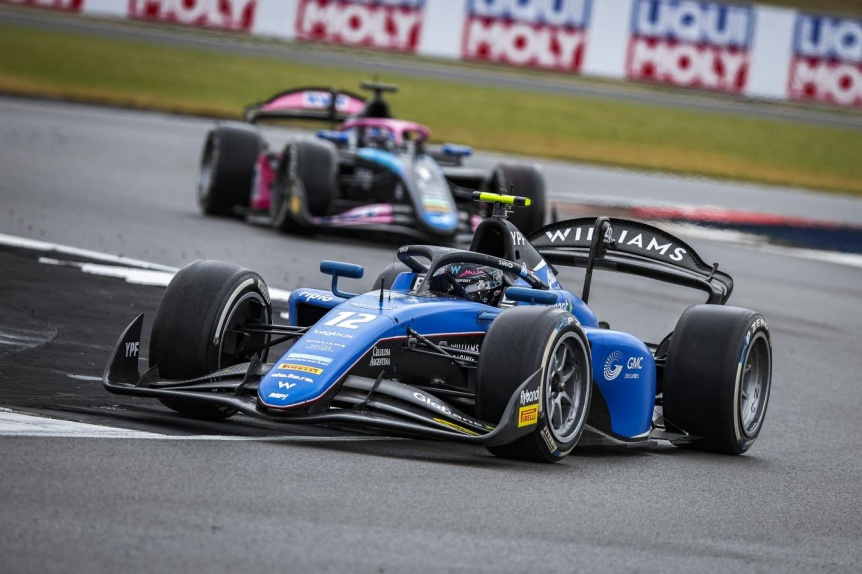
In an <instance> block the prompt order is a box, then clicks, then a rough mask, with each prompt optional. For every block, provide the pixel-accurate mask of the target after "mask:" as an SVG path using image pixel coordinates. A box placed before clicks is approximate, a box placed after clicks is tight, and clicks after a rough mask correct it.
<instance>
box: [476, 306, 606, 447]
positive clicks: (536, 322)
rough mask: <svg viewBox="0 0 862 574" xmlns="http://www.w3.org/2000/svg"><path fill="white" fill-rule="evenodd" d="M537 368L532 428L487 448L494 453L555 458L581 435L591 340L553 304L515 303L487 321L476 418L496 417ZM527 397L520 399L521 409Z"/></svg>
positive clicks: (490, 419)
mask: <svg viewBox="0 0 862 574" xmlns="http://www.w3.org/2000/svg"><path fill="white" fill-rule="evenodd" d="M536 371H540V372H541V375H540V376H541V378H542V383H541V392H540V396H539V399H540V402H541V407H540V414H539V416H538V420H537V423H536V429H535V431H534V432H532V433H530V434H528V435H526V436H523V437H521V438H520V439H518V440H517V441H515V442H513V443H511V444H507V445H503V446H497V447H489V448H488V450H489V451H491V453H493V454H494V455H496V456H499V457H502V458H510V459H516V460H527V461H534V462H557V461H558V460H560V459H561V458H563V457H564V456H566V455H567V454H569V452H571V450H572V449H573V448H574V447H575V445H576V444H577V442H578V439H580V437H581V433H582V432H583V430H584V424H585V423H586V420H587V414H588V412H589V407H590V398H591V392H592V367H591V364H590V351H589V343H588V341H587V336H586V334H585V333H584V330H583V328H582V327H581V325H580V324H579V323H578V322H577V320H576V319H575V318H574V317H573V316H572V314H571V313H568V312H566V311H564V310H562V309H555V308H553V307H538V306H522V307H514V308H512V309H509V310H507V311H504V312H503V313H501V314H500V315H499V316H497V318H496V319H494V322H493V323H491V327H490V329H488V334H487V335H486V336H485V340H484V342H483V343H482V353H481V357H480V359H479V373H478V380H477V388H476V413H477V416H478V417H479V418H480V419H481V420H484V421H488V422H492V423H496V422H497V421H499V420H500V417H501V416H502V415H503V411H504V410H505V408H506V405H507V404H508V402H509V400H510V399H511V397H512V393H514V392H515V390H516V389H517V388H518V387H519V386H520V385H521V383H523V382H524V381H525V380H526V379H527V378H529V377H530V376H532V375H533V373H535V372H536ZM530 399H531V397H523V398H522V399H521V407H522V408H523V407H524V406H528V405H529V403H530Z"/></svg>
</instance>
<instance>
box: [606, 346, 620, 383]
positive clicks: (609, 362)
mask: <svg viewBox="0 0 862 574" xmlns="http://www.w3.org/2000/svg"><path fill="white" fill-rule="evenodd" d="M622 358H623V354H622V352H620V351H614V352H613V353H611V354H610V355H608V358H607V359H605V369H604V374H605V380H606V381H613V380H614V379H616V378H617V377H619V376H620V373H622V372H623V366H622V364H621V363H620V362H619V361H620V359H622Z"/></svg>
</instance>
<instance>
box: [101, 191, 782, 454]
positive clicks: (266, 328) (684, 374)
mask: <svg viewBox="0 0 862 574" xmlns="http://www.w3.org/2000/svg"><path fill="white" fill-rule="evenodd" d="M475 195H476V199H478V200H482V201H486V202H490V203H492V204H493V209H492V215H491V217H489V218H488V219H485V220H484V221H483V222H482V223H481V224H480V225H479V227H478V229H477V230H476V234H475V236H474V238H473V242H472V244H471V246H470V249H469V250H463V249H453V248H448V247H439V246H429V245H408V246H404V247H401V248H399V249H398V250H397V257H398V260H399V262H397V263H393V264H392V265H390V266H389V267H387V268H386V269H384V270H383V272H382V273H381V274H380V276H379V277H378V279H377V281H376V282H375V288H374V290H373V291H371V292H368V293H365V294H353V293H347V292H345V291H343V290H342V289H341V288H339V286H338V278H339V277H349V278H359V277H361V276H362V275H363V269H362V268H361V267H359V266H357V265H351V264H348V263H337V262H332V261H324V262H322V263H321V266H320V268H321V271H323V272H324V273H328V274H330V275H331V276H332V288H331V289H330V290H318V289H297V290H296V291H294V292H292V293H291V295H290V298H289V301H288V306H289V324H288V325H278V324H274V323H273V320H272V307H271V303H270V298H269V292H268V289H267V286H266V284H265V283H264V281H263V279H262V278H261V277H260V276H259V275H257V274H256V273H254V272H252V271H249V270H247V269H243V268H241V267H237V266H234V265H230V264H226V263H222V262H217V261H196V262H194V263H191V264H190V265H188V266H186V267H184V268H183V269H182V270H180V271H179V272H178V273H177V275H176V276H175V277H174V279H173V280H172V281H171V283H170V285H169V286H168V288H167V290H166V292H165V295H164V297H163V300H162V302H161V305H160V307H159V310H158V312H157V314H156V318H155V322H154V324H153V327H152V333H151V336H150V346H149V363H150V368H149V370H147V371H146V372H145V373H144V374H143V375H140V374H139V370H138V352H139V347H140V341H141V330H142V324H143V315H140V316H138V317H137V318H136V319H135V320H134V321H133V322H132V323H131V324H130V325H129V326H128V327H127V329H126V330H125V332H124V333H123V334H122V336H121V337H120V338H119V340H118V342H117V344H116V346H115V348H114V350H113V354H112V356H111V359H110V361H109V363H108V365H107V367H106V369H105V372H104V377H103V383H104V385H105V387H106V388H107V389H108V390H109V391H110V392H112V393H117V394H124V395H135V396H144V397H152V398H156V399H158V400H160V401H161V402H162V403H163V404H164V405H166V406H168V407H169V408H171V409H173V410H175V411H177V412H179V413H182V414H184V415H187V416H191V417H198V418H205V419H221V418H225V417H229V416H232V415H234V414H236V413H237V412H241V413H244V414H246V415H249V416H252V417H257V418H262V419H266V420H270V421H276V422H281V423H289V424H298V423H312V424H325V425H328V426H341V427H344V428H353V429H355V428H363V429H371V430H376V431H379V432H382V433H389V434H397V435H399V436H405V435H406V436H414V437H425V438H436V439H446V440H453V441H461V442H466V443H473V444H477V445H482V446H484V447H486V448H488V450H490V451H491V452H492V453H494V454H495V455H498V456H501V457H506V458H513V459H521V460H531V461H546V462H554V461H557V460H560V459H561V458H563V457H565V456H566V455H567V454H568V453H569V452H571V451H572V449H573V448H574V447H575V446H576V445H577V444H587V443H589V444H595V443H614V444H625V445H639V444H648V443H651V442H654V441H656V440H666V441H670V442H671V443H673V444H677V445H680V446H685V447H691V448H696V449H701V450H707V451H713V452H722V453H729V454H741V453H743V452H745V451H747V450H748V449H749V448H750V447H751V445H752V444H753V443H754V441H755V439H756V438H757V436H758V434H759V432H760V429H761V427H762V425H763V420H764V416H765V414H766V407H767V403H768V401H769V391H770V385H771V373H772V347H771V341H770V335H769V329H768V327H767V325H766V322H765V320H764V319H763V317H762V316H761V315H760V314H758V313H756V312H754V311H749V310H746V309H741V308H736V307H728V306H725V305H724V303H725V302H726V301H727V299H728V298H729V297H730V294H731V291H732V288H733V281H732V279H731V278H730V276H729V275H727V274H726V273H723V272H722V271H719V270H718V268H717V267H718V265H717V264H716V265H712V266H710V265H706V264H705V263H704V262H703V261H702V259H701V258H700V257H699V256H698V255H697V254H696V253H695V252H694V250H693V249H692V248H691V247H690V246H688V245H687V244H685V243H684V242H682V241H680V240H679V239H678V238H676V237H674V236H672V235H670V234H668V233H666V232H664V231H662V230H660V229H658V228H655V227H652V226H649V225H646V224H643V223H639V222H635V221H628V220H622V219H609V218H606V217H599V218H597V219H589V218H581V219H574V220H568V221H562V222H557V223H554V224H551V225H548V226H545V227H543V228H541V229H539V230H537V231H536V232H534V233H533V234H531V235H530V236H529V237H525V236H524V235H522V234H521V232H520V231H519V230H518V229H517V228H516V227H515V226H514V225H512V224H511V222H509V221H508V220H507V215H508V213H509V212H510V211H511V210H512V209H513V208H514V206H521V205H527V204H529V200H527V199H526V198H523V197H515V196H505V195H497V194H490V193H482V192H476V194H475ZM554 265H561V266H562V265H567V266H575V267H581V268H583V269H584V270H585V275H584V276H585V280H584V285H583V288H582V291H581V294H580V296H579V295H576V294H575V293H573V292H571V291H568V290H566V289H564V288H563V286H562V285H560V282H559V281H558V279H557V273H556V271H555V268H554ZM594 269H603V270H611V271H617V272H623V273H631V274H634V275H639V276H642V277H650V278H653V279H657V280H660V281H665V282H670V283H674V284H678V285H683V286H688V287H692V288H694V289H699V290H701V291H703V293H704V294H705V295H706V298H707V300H706V304H702V305H694V306H692V307H689V308H688V309H686V310H685V311H684V312H683V313H682V316H681V317H680V319H679V321H678V323H677V326H676V329H674V331H673V332H672V333H671V334H669V335H668V336H667V337H665V338H664V340H662V341H660V342H658V343H657V344H651V343H646V342H643V341H641V340H639V339H638V338H636V337H634V336H632V335H630V334H627V333H624V332H620V331H614V330H611V329H610V328H608V326H607V324H605V323H603V322H600V321H599V320H598V319H597V317H596V316H595V314H594V312H593V311H592V310H591V309H590V307H589V306H588V304H587V303H588V300H589V291H590V285H591V281H592V274H593V271H594ZM285 341H292V342H293V343H292V345H291V346H290V347H289V348H288V349H287V350H286V351H284V353H283V354H282V355H281V356H280V357H279V358H278V359H277V360H276V361H274V362H266V361H267V352H268V350H269V349H270V348H271V347H273V346H274V345H276V344H282V343H284V342H285Z"/></svg>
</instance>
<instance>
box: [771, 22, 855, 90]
mask: <svg viewBox="0 0 862 574" xmlns="http://www.w3.org/2000/svg"><path fill="white" fill-rule="evenodd" d="M788 93H789V95H790V98H791V99H794V100H819V101H825V102H833V103H836V104H841V105H845V106H849V105H852V106H862V21H860V20H849V19H846V18H830V17H827V16H812V15H809V14H798V15H797V16H796V25H795V29H794V34H793V57H792V59H791V62H790V77H789V80H788Z"/></svg>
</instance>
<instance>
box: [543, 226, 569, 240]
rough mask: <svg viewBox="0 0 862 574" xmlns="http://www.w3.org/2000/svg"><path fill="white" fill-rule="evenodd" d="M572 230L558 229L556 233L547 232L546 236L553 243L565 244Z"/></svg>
mask: <svg viewBox="0 0 862 574" xmlns="http://www.w3.org/2000/svg"><path fill="white" fill-rule="evenodd" d="M571 230H572V228H571V227H569V228H567V229H557V230H555V231H553V232H552V231H546V232H545V235H547V236H548V239H550V240H551V243H556V242H557V241H560V242H563V241H565V240H566V238H567V237H568V236H569V232H570V231H571Z"/></svg>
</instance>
